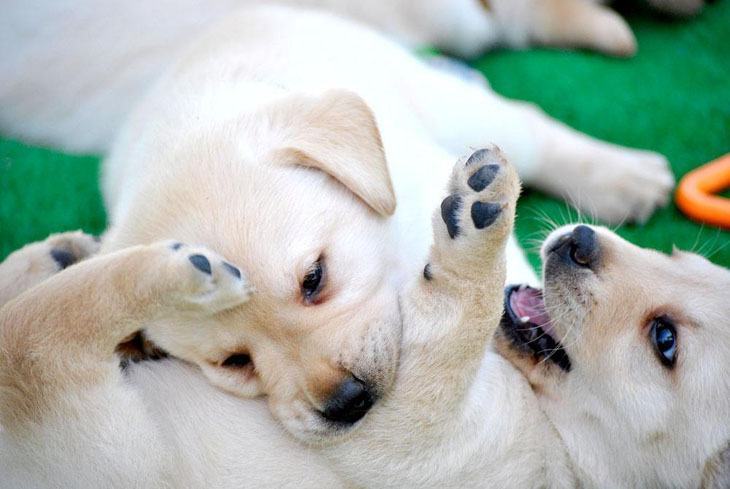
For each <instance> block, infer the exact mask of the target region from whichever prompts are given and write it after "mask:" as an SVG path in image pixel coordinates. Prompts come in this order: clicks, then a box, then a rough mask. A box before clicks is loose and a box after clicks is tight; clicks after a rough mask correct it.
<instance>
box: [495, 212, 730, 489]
mask: <svg viewBox="0 0 730 489" xmlns="http://www.w3.org/2000/svg"><path fill="white" fill-rule="evenodd" d="M542 255H543V260H544V284H545V288H544V290H543V291H539V290H536V289H531V288H529V287H524V286H523V287H513V288H510V289H508V292H507V298H506V301H505V309H506V314H505V319H504V321H503V323H502V328H501V332H500V333H499V334H498V337H499V339H498V342H497V343H498V345H499V351H500V352H501V353H502V354H503V355H504V356H505V357H507V358H509V359H510V360H511V361H512V362H513V364H514V365H515V366H516V367H518V368H519V369H520V370H521V371H522V372H523V373H524V374H525V376H526V377H527V379H528V380H529V382H530V385H531V386H532V388H533V390H534V391H535V393H536V395H537V398H538V400H539V402H540V406H541V408H542V410H543V411H544V412H545V413H546V414H547V415H548V417H549V418H550V422H551V423H552V424H553V425H554V426H555V428H556V429H557V430H558V432H559V433H560V435H561V439H562V440H563V443H564V445H565V448H566V449H567V451H568V453H569V454H570V458H571V460H573V461H574V467H575V468H576V469H577V470H578V471H579V476H580V479H581V480H582V482H583V486H584V487H627V488H628V487H728V486H727V484H728V480H729V479H728V477H730V464H729V463H728V457H730V450H729V449H728V443H729V442H730V422H728V419H730V381H728V378H727V375H726V373H725V372H726V371H727V368H728V365H730V321H728V311H727V309H728V306H727V291H728V290H730V272H728V270H726V269H723V268H720V267H718V266H715V265H713V264H712V263H710V262H709V261H707V260H706V259H704V258H702V257H700V256H697V255H694V254H690V253H683V252H679V251H675V252H673V253H672V254H671V255H670V256H666V255H663V254H661V253H657V252H655V251H651V250H643V249H640V248H637V247H636V246H633V245H632V244H630V243H627V242H626V241H624V240H622V239H620V238H618V237H617V236H616V235H614V234H613V233H610V232H608V231H607V230H605V229H602V228H595V229H594V228H590V227H587V226H582V225H580V226H575V227H568V228H564V229H559V230H557V231H555V232H554V233H553V234H552V235H551V236H550V237H549V238H548V239H547V241H546V243H545V244H544V245H543V249H542Z"/></svg>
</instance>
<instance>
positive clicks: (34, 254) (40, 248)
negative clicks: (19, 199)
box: [0, 231, 99, 305]
mask: <svg viewBox="0 0 730 489" xmlns="http://www.w3.org/2000/svg"><path fill="white" fill-rule="evenodd" d="M98 250H99V242H98V240H97V239H96V238H95V237H93V236H89V235H88V234H84V233H82V232H81V231H75V232H70V233H61V234H53V235H51V236H49V237H48V238H47V239H46V240H44V241H39V242H37V243H31V244H29V245H26V246H24V247H23V248H21V249H19V250H17V251H15V252H14V253H12V254H10V256H8V257H7V258H6V259H5V261H3V262H2V263H0V305H2V304H4V303H5V302H7V301H9V300H10V299H12V298H14V297H16V296H17V295H19V294H21V293H22V292H24V291H26V290H28V289H30V288H31V287H33V286H35V285H38V284H39V283H41V282H43V281H44V280H46V279H48V278H50V277H51V276H52V275H55V274H56V273H58V272H60V271H61V270H63V269H65V268H68V267H70V266H71V265H73V264H75V263H78V262H80V261H82V260H85V259H86V258H88V257H89V256H91V255H94V254H95V253H96V252H97V251H98Z"/></svg>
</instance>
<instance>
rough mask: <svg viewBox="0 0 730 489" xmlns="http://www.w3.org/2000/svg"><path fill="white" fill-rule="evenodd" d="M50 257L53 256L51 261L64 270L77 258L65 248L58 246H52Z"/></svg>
mask: <svg viewBox="0 0 730 489" xmlns="http://www.w3.org/2000/svg"><path fill="white" fill-rule="evenodd" d="M51 258H53V261H55V262H56V264H58V266H59V267H60V268H61V270H64V269H66V268H68V267H70V266H71V265H73V264H74V263H76V261H77V259H76V257H75V256H74V254H73V253H71V252H70V251H66V250H61V249H58V248H54V249H52V250H51Z"/></svg>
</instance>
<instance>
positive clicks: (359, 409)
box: [322, 377, 375, 424]
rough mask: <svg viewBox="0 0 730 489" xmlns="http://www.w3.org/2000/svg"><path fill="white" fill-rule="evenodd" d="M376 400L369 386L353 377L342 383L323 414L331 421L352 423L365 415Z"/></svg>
mask: <svg viewBox="0 0 730 489" xmlns="http://www.w3.org/2000/svg"><path fill="white" fill-rule="evenodd" d="M374 402H375V401H374V399H373V395H372V394H371V393H370V390H369V389H368V386H367V385H365V383H364V382H362V381H361V380H359V379H356V378H354V377H353V378H350V379H347V380H346V381H344V382H343V383H342V384H340V386H339V387H338V388H337V391H335V393H334V395H333V396H332V397H331V398H330V399H329V401H327V405H326V406H325V408H324V410H323V411H322V415H323V416H324V417H325V418H326V419H328V420H330V421H336V422H339V423H348V424H352V423H354V422H356V421H358V420H359V419H361V418H362V417H363V416H365V414H366V413H367V412H368V411H369V410H370V408H371V407H373V403H374Z"/></svg>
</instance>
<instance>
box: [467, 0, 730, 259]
mask: <svg viewBox="0 0 730 489" xmlns="http://www.w3.org/2000/svg"><path fill="white" fill-rule="evenodd" d="M622 10H623V11H624V13H625V14H626V15H627V17H628V18H629V21H630V23H631V26H632V28H633V29H634V32H635V33H636V36H637V38H638V41H639V52H638V54H637V56H636V57H634V58H632V59H629V60H620V59H610V58H606V57H604V56H600V55H598V54H593V53H566V52H559V51H551V50H547V49H544V50H537V49H536V50H531V51H529V52H508V51H500V52H496V53H490V54H489V55H488V56H485V57H484V58H482V59H480V60H477V61H475V62H474V66H475V67H476V68H478V69H480V70H481V71H483V72H484V73H485V74H486V75H487V77H488V78H489V81H490V83H491V85H492V87H493V88H494V89H495V90H497V91H498V92H500V93H502V94H504V95H507V96H509V97H511V98H516V99H523V100H529V101H532V102H536V103H537V104H538V105H539V106H540V107H542V108H543V109H544V110H545V111H547V112H548V113H549V114H551V115H552V116H554V117H556V118H558V119H560V120H562V121H564V122H567V123H568V124H570V125H571V126H573V127H575V128H577V129H580V130H581V131H584V132H586V133H588V134H591V135H593V136H596V137H599V138H601V139H605V140H608V141H612V142H614V143H619V144H625V145H629V146H636V147H640V148H646V149H652V150H655V151H659V152H661V153H662V154H664V155H666V156H667V157H668V158H669V160H670V162H671V165H672V169H673V170H674V173H675V175H676V176H677V177H678V178H679V177H681V176H682V175H684V174H685V173H687V172H688V171H689V170H691V169H692V168H694V167H696V166H698V165H700V164H702V163H704V162H707V161H709V160H712V159H714V158H716V157H718V156H720V155H723V154H725V153H728V152H730V2H727V1H725V2H718V3H716V4H714V5H710V6H708V7H707V8H706V10H705V12H704V13H703V14H702V15H701V16H700V17H698V18H696V19H693V20H691V21H686V22H676V21H675V22H672V21H669V20H667V19H663V18H659V17H657V16H655V15H652V13H651V12H648V11H646V10H643V9H641V8H638V9H632V10H631V11H626V10H627V9H626V8H622ZM542 216H548V217H549V219H552V220H555V221H557V222H558V223H565V222H568V221H571V220H575V218H576V217H577V214H576V212H575V211H573V210H570V209H568V207H567V206H566V205H565V204H564V203H562V202H559V201H557V200H554V199H550V198H548V197H545V196H544V195H541V194H539V193H538V192H529V191H528V192H526V193H525V194H524V196H523V198H522V201H521V205H520V207H519V218H518V220H517V232H518V236H519V238H520V241H521V242H522V243H523V245H524V246H526V247H527V248H528V249H533V250H534V249H535V242H536V240H538V239H539V238H541V237H543V236H544V235H545V232H546V230H547V224H545V221H546V219H544V218H543V217H542ZM619 233H620V234H621V235H623V236H624V237H626V238H627V239H629V240H631V241H633V242H635V243H637V244H639V245H641V246H649V247H653V248H658V249H661V250H664V251H669V250H671V248H672V245H676V246H678V247H679V248H683V249H694V250H697V251H699V252H701V253H703V254H705V255H706V256H710V257H711V259H712V260H713V261H715V262H716V263H719V264H722V265H725V266H730V232H727V231H720V230H718V229H716V228H711V227H707V226H701V225H698V224H695V223H693V222H691V221H689V220H688V219H686V218H685V217H684V216H683V215H682V214H681V213H680V212H679V211H678V210H677V208H676V207H675V206H674V205H672V206H670V207H668V208H666V209H663V210H661V211H660V212H658V213H657V214H656V215H654V216H653V217H652V219H651V220H650V221H649V222H648V223H647V224H646V225H644V226H624V227H622V228H621V229H619ZM531 258H532V260H533V262H534V263H536V256H535V255H534V254H532V256H531Z"/></svg>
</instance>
